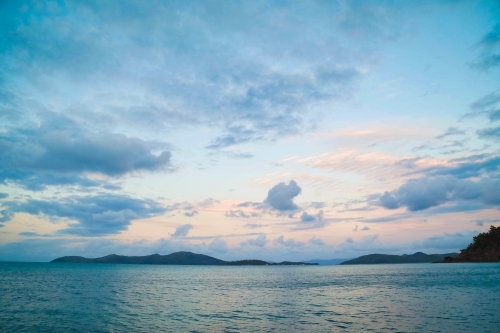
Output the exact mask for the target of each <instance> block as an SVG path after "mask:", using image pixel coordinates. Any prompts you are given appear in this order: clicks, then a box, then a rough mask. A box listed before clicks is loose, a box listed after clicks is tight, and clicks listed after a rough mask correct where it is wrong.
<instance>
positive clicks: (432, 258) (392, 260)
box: [339, 252, 458, 265]
mask: <svg viewBox="0 0 500 333" xmlns="http://www.w3.org/2000/svg"><path fill="white" fill-rule="evenodd" d="M457 255H458V253H446V254H425V253H423V252H415V253H414V254H403V255H401V256H399V255H392V254H368V255H365V256H361V257H358V258H356V259H352V260H347V261H344V262H342V263H340V264H339V265H373V264H414V263H431V262H436V261H443V260H444V258H445V257H455V256H457Z"/></svg>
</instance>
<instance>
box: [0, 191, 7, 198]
mask: <svg viewBox="0 0 500 333" xmlns="http://www.w3.org/2000/svg"><path fill="white" fill-rule="evenodd" d="M8 197H9V194H8V193H1V192H0V199H5V198H8Z"/></svg>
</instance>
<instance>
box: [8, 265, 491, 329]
mask: <svg viewBox="0 0 500 333" xmlns="http://www.w3.org/2000/svg"><path fill="white" fill-rule="evenodd" d="M0 332H452V333H456V332H475V333H477V332H500V264H495V263H493V264H403V265H362V266H269V267H266V266H252V267H248V266H247V267H215V266H148V265H113V264H50V263H6V262H3V263H0Z"/></svg>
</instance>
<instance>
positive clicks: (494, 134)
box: [477, 127, 500, 140]
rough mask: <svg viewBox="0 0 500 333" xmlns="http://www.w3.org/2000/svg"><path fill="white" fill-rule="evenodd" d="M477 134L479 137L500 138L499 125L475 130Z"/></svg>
mask: <svg viewBox="0 0 500 333" xmlns="http://www.w3.org/2000/svg"><path fill="white" fill-rule="evenodd" d="M477 135H478V136H479V137H480V138H486V139H496V140H498V139H500V127H495V128H485V129H482V130H478V131H477Z"/></svg>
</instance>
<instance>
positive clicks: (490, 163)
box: [407, 154, 500, 179]
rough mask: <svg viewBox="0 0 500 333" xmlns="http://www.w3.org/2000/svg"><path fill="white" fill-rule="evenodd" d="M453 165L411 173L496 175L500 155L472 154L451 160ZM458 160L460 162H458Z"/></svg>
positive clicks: (456, 175)
mask: <svg viewBox="0 0 500 333" xmlns="http://www.w3.org/2000/svg"><path fill="white" fill-rule="evenodd" d="M450 162H453V164H451V165H436V166H432V167H428V168H421V169H418V170H417V171H415V172H411V173H409V174H407V175H411V174H417V173H418V174H422V173H423V174H426V175H429V176H439V175H452V176H454V177H457V178H460V179H463V178H472V177H484V176H487V175H490V174H491V175H494V174H495V173H496V172H497V171H498V170H500V156H495V155H493V156H491V155H484V154H483V155H472V156H468V157H466V158H462V159H459V160H450ZM457 162H458V163H457Z"/></svg>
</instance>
